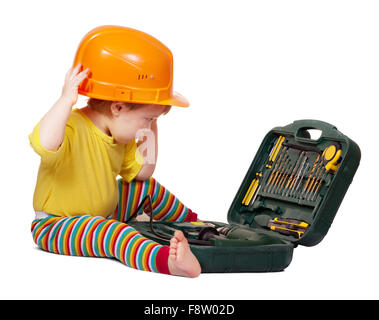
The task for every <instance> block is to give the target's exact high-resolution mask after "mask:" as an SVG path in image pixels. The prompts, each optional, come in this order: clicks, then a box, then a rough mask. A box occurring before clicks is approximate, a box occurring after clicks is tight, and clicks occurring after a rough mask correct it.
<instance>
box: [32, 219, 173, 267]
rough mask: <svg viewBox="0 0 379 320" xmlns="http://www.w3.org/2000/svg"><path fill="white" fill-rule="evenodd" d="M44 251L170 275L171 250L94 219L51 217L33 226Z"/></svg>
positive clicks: (113, 222)
mask: <svg viewBox="0 0 379 320" xmlns="http://www.w3.org/2000/svg"><path fill="white" fill-rule="evenodd" d="M31 231H32V236H33V239H34V242H35V243H36V244H37V245H38V246H39V247H40V248H41V249H43V250H46V251H49V252H53V253H58V254H64V255H72V256H86V257H108V258H116V259H118V260H119V261H121V262H122V263H124V264H126V265H127V266H129V267H132V268H135V269H139V270H145V271H151V272H157V273H166V274H170V271H169V269H168V264H167V263H168V255H169V247H168V246H162V245H160V244H158V243H156V242H154V241H152V240H150V239H147V238H145V237H143V236H142V235H141V234H140V233H138V232H137V231H136V230H135V229H134V228H132V227H131V226H129V225H127V224H125V223H122V222H119V221H116V220H112V219H104V218H103V217H93V216H88V215H84V216H75V217H56V216H49V217H47V218H44V219H37V220H34V221H33V222H32V227H31Z"/></svg>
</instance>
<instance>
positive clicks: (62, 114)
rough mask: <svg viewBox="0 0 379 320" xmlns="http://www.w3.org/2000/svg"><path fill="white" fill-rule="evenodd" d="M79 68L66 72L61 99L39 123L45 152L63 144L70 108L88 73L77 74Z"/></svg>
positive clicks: (78, 66)
mask: <svg viewBox="0 0 379 320" xmlns="http://www.w3.org/2000/svg"><path fill="white" fill-rule="evenodd" d="M80 67H81V65H80V64H78V65H77V66H76V67H75V68H71V69H70V70H69V71H68V72H67V74H66V78H65V84H64V86H63V89H62V95H61V97H60V98H59V99H58V101H57V102H56V103H55V104H54V105H53V107H52V108H51V109H50V110H49V111H48V112H47V113H46V114H45V116H44V117H43V118H42V120H41V121H40V128H39V130H40V131H39V138H40V142H41V145H42V147H44V148H45V149H46V150H49V151H56V150H58V148H59V147H60V145H61V144H62V142H63V138H64V132H65V127H66V123H67V121H68V118H69V117H70V114H71V109H72V106H73V105H75V103H76V101H77V100H78V87H79V85H80V83H81V82H82V81H83V80H84V78H85V77H86V76H87V73H88V71H89V69H88V68H87V69H86V70H84V71H82V72H80V73H78V71H79V69H80Z"/></svg>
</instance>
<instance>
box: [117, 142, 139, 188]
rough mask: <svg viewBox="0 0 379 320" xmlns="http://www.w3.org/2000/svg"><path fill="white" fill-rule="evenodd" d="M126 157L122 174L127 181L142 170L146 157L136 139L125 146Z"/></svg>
mask: <svg viewBox="0 0 379 320" xmlns="http://www.w3.org/2000/svg"><path fill="white" fill-rule="evenodd" d="M125 148H126V149H125V157H124V161H123V163H122V166H121V171H120V176H121V177H122V178H123V179H124V180H125V181H127V182H130V181H132V180H133V179H134V178H135V176H136V175H137V174H138V172H139V171H140V170H141V168H142V166H143V163H144V159H143V156H142V155H141V153H140V152H139V150H138V147H137V143H136V141H135V140H134V139H132V141H130V142H129V143H128V144H127V145H126V147H125Z"/></svg>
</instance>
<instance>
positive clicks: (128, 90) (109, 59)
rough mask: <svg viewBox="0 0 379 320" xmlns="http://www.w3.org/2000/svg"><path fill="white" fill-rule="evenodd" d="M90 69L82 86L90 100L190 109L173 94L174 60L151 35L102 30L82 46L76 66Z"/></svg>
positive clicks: (81, 91)
mask: <svg viewBox="0 0 379 320" xmlns="http://www.w3.org/2000/svg"><path fill="white" fill-rule="evenodd" d="M78 63H81V64H82V69H86V68H89V73H88V75H87V78H86V79H85V80H84V81H83V82H82V83H81V85H80V86H79V94H82V95H85V96H87V97H91V98H96V99H101V100H109V101H125V102H134V103H146V104H159V105H174V106H179V107H188V106H189V103H188V101H187V99H186V98H184V97H183V96H182V95H180V94H179V93H177V92H175V91H173V56H172V53H171V51H170V49H168V48H167V47H166V46H165V45H164V44H163V43H162V42H160V41H159V40H157V39H155V38H154V37H152V36H150V35H148V34H147V33H144V32H141V31H138V30H135V29H132V28H127V27H120V26H100V27H97V28H95V29H93V30H91V31H90V32H88V33H87V34H86V35H85V36H84V38H83V39H82V41H81V42H80V44H79V47H78V50H77V52H76V56H75V60H74V66H76V65H77V64H78Z"/></svg>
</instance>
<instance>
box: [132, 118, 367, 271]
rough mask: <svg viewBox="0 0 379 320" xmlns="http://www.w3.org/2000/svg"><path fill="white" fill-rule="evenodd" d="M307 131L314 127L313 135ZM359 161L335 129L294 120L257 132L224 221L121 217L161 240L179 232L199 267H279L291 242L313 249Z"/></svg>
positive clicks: (289, 252) (289, 251)
mask: <svg viewBox="0 0 379 320" xmlns="http://www.w3.org/2000/svg"><path fill="white" fill-rule="evenodd" d="M310 130H318V131H319V132H320V133H321V135H320V137H319V138H318V139H317V140H314V139H312V138H311V135H310V132H311V131H310ZM359 161H360V149H359V147H358V145H357V144H356V143H355V142H354V141H352V140H351V139H349V138H348V137H347V136H345V135H344V134H342V133H341V132H339V131H338V130H337V128H336V127H335V126H333V125H331V124H328V123H326V122H322V121H317V120H298V121H294V122H293V123H292V124H289V125H287V126H284V127H276V128H273V129H272V130H271V131H270V132H268V133H267V135H266V136H265V137H264V139H263V141H262V143H261V145H260V147H259V149H258V152H257V153H256V156H255V158H254V160H253V161H252V163H251V165H250V168H249V169H248V171H247V173H246V175H245V177H244V179H243V181H242V184H241V186H240V188H239V189H238V191H237V194H236V196H235V198H234V200H233V202H232V204H231V206H230V208H229V211H228V216H227V218H228V224H226V223H222V222H215V221H199V222H182V223H180V222H163V221H155V222H152V221H150V222H138V221H135V220H134V221H130V222H128V223H129V224H130V225H131V226H133V227H134V228H136V229H137V230H138V231H139V232H141V233H142V234H143V235H144V236H146V237H148V238H150V239H152V240H154V241H157V242H159V243H161V244H165V245H167V244H169V239H170V238H171V237H172V235H173V233H174V232H175V230H177V229H179V230H182V231H183V232H184V234H185V236H186V237H187V239H188V240H189V242H190V246H191V250H192V252H193V253H194V254H195V256H196V257H197V258H198V260H199V262H200V264H201V268H202V272H268V271H280V270H284V269H285V268H286V267H287V266H288V265H289V264H290V262H291V260H292V254H293V249H294V248H295V247H296V246H298V245H304V246H314V245H316V244H318V243H319V242H320V241H321V240H322V239H323V238H324V236H325V235H326V233H327V232H328V230H329V228H330V226H331V224H332V222H333V219H334V217H335V215H336V213H337V210H338V208H339V206H340V204H341V202H342V199H343V197H344V196H345V193H346V191H347V189H348V187H349V185H350V183H351V182H352V179H353V176H354V174H355V172H356V170H357V168H358V165H359Z"/></svg>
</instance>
